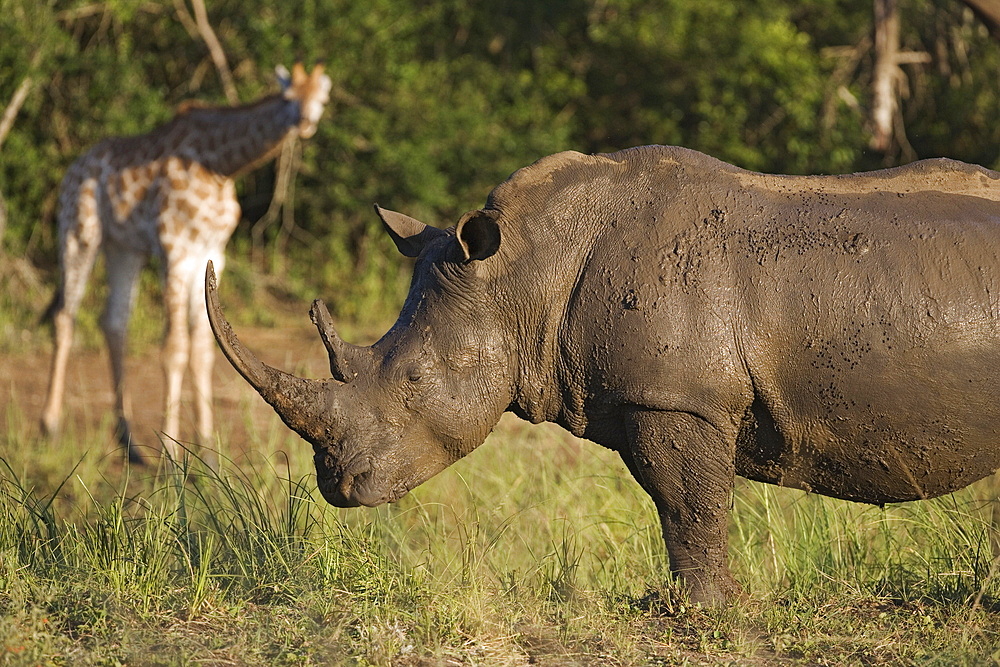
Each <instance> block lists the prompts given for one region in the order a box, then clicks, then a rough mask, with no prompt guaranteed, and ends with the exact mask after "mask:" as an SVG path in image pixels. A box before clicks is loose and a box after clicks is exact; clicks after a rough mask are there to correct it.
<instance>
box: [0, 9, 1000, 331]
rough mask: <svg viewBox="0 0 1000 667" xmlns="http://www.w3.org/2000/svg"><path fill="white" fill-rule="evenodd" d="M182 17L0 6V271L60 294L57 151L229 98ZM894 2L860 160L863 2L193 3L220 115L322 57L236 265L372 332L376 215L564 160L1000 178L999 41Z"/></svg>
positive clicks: (482, 192)
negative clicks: (315, 111)
mask: <svg viewBox="0 0 1000 667" xmlns="http://www.w3.org/2000/svg"><path fill="white" fill-rule="evenodd" d="M980 1H982V0H980ZM192 2H194V0H105V1H93V0H0V110H3V109H5V108H6V109H7V110H8V112H10V111H17V113H16V116H14V117H13V124H12V125H10V129H9V132H8V133H7V135H6V137H5V138H4V139H3V144H2V147H0V194H2V196H3V202H5V207H6V212H7V216H6V221H7V222H6V225H5V229H4V228H3V227H0V234H2V236H0V253H2V254H0V262H4V263H6V264H7V265H8V267H10V266H13V263H14V262H19V264H18V266H19V267H20V274H21V278H20V280H21V281H22V283H24V284H37V285H44V286H45V289H46V290H48V289H50V287H49V286H51V285H53V284H54V271H56V270H57V263H56V262H57V258H56V250H55V241H56V238H55V223H54V216H55V208H56V200H57V193H58V186H59V182H60V179H61V178H62V175H63V173H64V172H65V170H66V168H67V166H68V165H69V163H70V162H71V161H72V160H74V159H75V158H76V157H77V156H79V155H80V154H81V153H82V152H84V151H85V150H86V149H87V148H88V147H89V146H91V145H92V144H94V143H95V142H97V141H99V140H100V139H102V138H104V137H107V136H110V135H122V134H136V133H142V132H145V131H148V130H149V129H151V128H153V127H154V126H156V125H157V124H160V123H163V122H165V121H166V120H168V119H169V118H170V117H171V116H172V114H173V113H174V110H175V108H176V107H177V106H178V105H179V104H180V103H182V102H184V101H185V100H191V99H198V100H202V101H206V102H211V103H219V104H225V103H226V102H227V95H226V87H225V85H224V81H225V79H224V78H223V77H222V76H221V73H222V70H221V69H220V68H219V67H217V63H216V62H215V61H213V59H212V57H211V54H210V50H209V48H208V47H207V46H206V43H207V42H206V40H205V38H204V35H203V34H200V33H199V31H198V30H197V27H196V25H195V20H194V18H193V17H195V15H196V9H195V8H196V6H197V5H194V4H192ZM199 4H200V0H199ZM973 4H974V3H973ZM897 6H898V16H899V25H900V31H899V49H900V50H901V52H903V53H905V54H908V55H907V56H906V57H903V58H900V59H899V63H900V64H899V66H898V67H895V68H894V71H895V72H896V74H895V75H894V76H895V77H896V78H895V79H894V83H893V85H894V90H895V94H896V96H897V99H898V101H899V105H898V110H897V111H896V112H895V113H894V118H893V131H892V136H891V138H890V140H889V141H888V144H887V145H883V146H881V147H880V148H881V149H879V150H876V149H874V148H872V146H873V145H876V144H873V128H872V125H871V120H870V119H871V110H872V105H873V101H872V79H873V73H874V70H875V49H874V36H873V35H874V29H873V26H874V23H873V6H872V0H759V1H756V2H732V1H731V0H508V1H506V2H480V1H476V0H434V1H427V0H407V1H403V0H366V1H365V2H358V1H356V0H302V1H300V2H286V3H276V2H271V1H269V0H208V2H207V11H208V14H207V18H208V21H209V23H210V24H211V26H212V27H213V29H214V33H215V35H217V37H218V41H219V44H220V45H221V48H222V51H223V52H224V54H225V57H226V59H227V61H228V66H229V70H230V71H231V73H232V83H233V86H232V88H231V90H230V99H232V97H233V91H235V96H237V97H238V98H239V101H240V102H244V103H245V102H250V101H252V100H254V99H256V98H258V97H260V96H262V95H264V94H267V93H269V92H273V91H274V90H276V84H275V81H274V76H273V70H274V67H275V66H276V65H279V64H284V65H291V63H292V62H293V61H295V60H297V59H301V60H303V61H304V62H305V63H306V64H307V65H308V66H311V64H312V63H313V62H316V61H318V60H324V61H325V62H326V64H327V71H328V73H329V74H330V76H331V77H332V79H333V81H334V89H333V93H332V99H331V103H330V105H329V107H328V109H327V112H326V115H325V117H324V120H323V121H322V123H321V125H320V128H319V131H318V133H317V135H316V136H315V137H313V138H312V139H310V140H308V141H306V142H302V143H301V144H300V146H299V149H300V150H297V151H296V152H295V157H294V158H293V160H294V162H293V164H294V165H295V167H296V168H297V171H296V175H295V178H294V189H293V190H292V191H290V192H289V196H288V198H287V199H286V201H285V203H284V205H283V208H282V210H277V211H276V210H275V209H274V208H273V207H271V200H272V194H273V192H274V185H275V181H276V173H277V172H276V167H275V165H274V164H270V165H267V166H265V167H263V168H261V169H260V170H258V171H257V172H255V173H253V174H251V175H250V176H248V177H246V178H244V179H242V180H241V182H240V184H239V188H240V197H241V203H242V205H243V211H244V220H243V222H242V223H241V225H240V228H239V229H238V230H237V232H236V235H235V237H234V240H233V242H232V244H231V245H230V248H229V257H230V267H231V272H232V273H234V274H235V275H236V276H237V282H239V280H238V279H239V277H240V276H243V279H244V282H245V283H247V284H253V285H257V284H259V283H260V281H263V283H262V284H271V285H272V286H274V285H279V286H280V290H283V293H285V294H291V295H294V296H295V297H296V298H299V297H300V296H301V298H303V299H308V298H311V297H312V296H314V295H317V294H321V295H323V296H325V297H326V298H327V299H328V301H329V302H331V305H332V306H333V308H334V309H335V310H336V314H337V315H338V316H339V317H341V318H348V319H350V318H353V319H358V318H361V319H363V318H364V317H366V316H372V317H383V318H384V316H385V315H386V312H384V311H383V312H380V308H381V307H382V306H380V304H389V305H388V306H386V308H388V312H390V313H391V312H394V311H393V309H394V308H395V307H396V306H397V305H398V299H399V298H400V295H401V294H402V293H403V292H404V291H405V288H406V283H407V279H408V274H407V271H408V270H407V268H406V267H405V266H403V265H402V261H401V260H400V259H399V258H397V257H396V255H395V250H394V248H393V247H392V246H391V244H389V243H387V242H386V241H385V239H383V238H382V232H381V230H380V228H379V226H378V225H377V224H376V223H377V220H376V218H375V216H374V215H373V213H372V210H371V205H372V203H374V202H378V203H379V204H381V205H383V206H387V207H390V208H393V209H396V210H402V211H405V212H407V213H409V214H411V215H414V216H416V217H419V218H421V219H424V220H425V221H427V222H429V223H431V224H436V225H438V226H446V225H448V224H451V223H452V222H454V221H455V220H456V219H457V217H458V216H459V215H460V214H461V213H462V212H464V211H465V210H468V209H471V208H475V207H478V206H480V205H482V203H483V201H484V199H485V197H486V194H487V193H488V192H489V190H490V189H491V188H492V186H494V185H495V184H497V183H498V182H500V181H501V180H502V179H504V178H505V177H506V176H507V175H508V174H509V173H510V172H512V171H513V170H515V169H517V168H518V167H521V166H524V165H526V164H529V163H531V162H533V161H534V160H536V159H538V158H539V157H541V156H543V155H546V154H549V153H552V152H555V151H559V150H565V149H573V150H579V151H583V152H597V151H611V150H617V149H620V148H625V147H628V146H632V145H638V144H654V143H659V144H678V145H683V146H687V147H690V148H694V149H698V150H701V151H704V152H706V153H709V154H711V155H713V156H716V157H718V158H721V159H723V160H727V161H730V162H733V163H735V164H737V165H739V166H742V167H745V168H748V169H753V170H760V171H771V172H786V173H840V172H849V171H856V170H862V169H870V168H879V167H883V166H891V165H895V164H899V163H902V162H907V161H910V160H913V159H917V158H924V157H934V156H948V157H953V158H957V159H961V160H965V161H969V162H975V163H978V164H982V165H985V166H988V167H992V168H998V167H1000V123H998V122H997V119H998V118H1000V42H998V41H997V40H996V39H995V38H993V37H991V35H990V32H989V30H988V29H987V26H986V24H984V23H982V22H981V21H980V20H979V19H978V18H977V16H976V15H975V14H974V13H973V11H972V10H971V9H969V8H968V7H967V6H966V4H963V3H962V2H958V1H951V0H937V1H928V0H898V2H897ZM19 96H20V100H19V99H18V98H19ZM15 102H16V103H17V105H19V106H18V108H12V107H13V106H14V103H15ZM9 115H10V114H8V116H9ZM269 211H270V212H269ZM25 276H28V277H25ZM32 276H33V277H32ZM265 279H266V280H265ZM268 281H270V283H268ZM153 282H155V281H153ZM11 284H12V283H8V286H7V287H8V289H11V287H10V285H11ZM39 289H40V288H39ZM247 289H257V288H256V287H248V288H247ZM44 305H45V304H44V303H40V304H39V312H40V311H41V309H42V308H43V307H44Z"/></svg>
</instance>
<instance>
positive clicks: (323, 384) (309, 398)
mask: <svg viewBox="0 0 1000 667" xmlns="http://www.w3.org/2000/svg"><path fill="white" fill-rule="evenodd" d="M205 306H206V308H207V309H208V321H209V323H210V324H211V325H212V333H214V334H215V340H216V341H218V343H219V347H220V348H221V349H222V353H223V354H225V355H226V359H228V360H229V363H231V364H232V365H233V368H235V369H236V370H237V372H238V373H239V374H240V375H242V376H243V378H244V379H245V380H246V381H247V382H249V383H250V385H251V386H252V387H253V388H254V389H255V390H257V393H258V394H260V396H261V398H263V399H264V400H265V401H267V403H268V404H269V405H270V406H271V407H272V408H274V411H275V412H277V413H278V416H279V417H281V419H282V421H284V422H285V423H286V424H287V425H288V427H289V428H291V429H292V430H293V431H295V432H296V433H298V434H299V435H301V436H302V437H303V438H305V439H306V440H308V441H309V442H310V443H313V444H317V443H320V442H322V441H323V439H324V435H325V433H326V430H327V429H326V421H325V419H326V417H325V415H326V407H327V402H328V401H327V398H328V396H329V393H330V390H331V387H330V384H329V382H327V381H321V380H309V379H306V378H300V377H296V376H294V375H290V374H288V373H285V372H284V371H280V370H278V369H277V368H272V367H271V366H268V365H267V364H265V363H264V362H262V361H261V360H260V359H258V358H257V356H256V355H254V353H253V352H251V351H250V349H249V348H247V347H246V346H245V345H243V343H241V342H240V339H239V338H237V337H236V334H235V333H234V332H233V328H232V326H231V325H230V324H229V322H228V321H227V320H226V318H225V316H224V315H223V314H222V306H221V305H220V304H219V294H218V281H217V279H216V277H215V267H214V266H213V265H212V262H211V261H209V262H208V266H207V268H206V269H205Z"/></svg>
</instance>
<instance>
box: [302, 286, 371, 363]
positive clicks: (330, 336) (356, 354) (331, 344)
mask: <svg viewBox="0 0 1000 667" xmlns="http://www.w3.org/2000/svg"><path fill="white" fill-rule="evenodd" d="M309 318H310V319H311V320H312V323H313V324H315V325H316V329H317V330H318V331H319V337H320V339H321V340H322V341H323V346H324V347H326V352H327V354H328V355H329V356H330V373H331V374H332V375H333V379H334V380H337V381H338V382H350V381H351V380H353V379H354V378H356V377H357V376H358V371H357V365H358V362H359V361H360V359H361V356H362V354H363V350H364V348H361V347H358V346H357V345H351V344H350V343H345V342H344V340H343V339H342V338H341V337H340V336H338V335H337V330H336V329H334V328H333V318H332V317H330V311H329V310H327V307H326V304H325V303H323V301H322V299H316V300H315V301H313V304H312V308H310V309H309Z"/></svg>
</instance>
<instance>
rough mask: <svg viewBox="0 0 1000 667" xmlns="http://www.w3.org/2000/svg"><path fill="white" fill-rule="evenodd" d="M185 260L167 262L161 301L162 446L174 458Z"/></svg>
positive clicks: (184, 340) (185, 341) (184, 338)
mask: <svg viewBox="0 0 1000 667" xmlns="http://www.w3.org/2000/svg"><path fill="white" fill-rule="evenodd" d="M187 265H188V262H171V261H170V260H169V259H168V261H167V276H166V287H165V290H164V301H165V306H166V310H167V339H166V343H165V345H164V349H163V373H164V376H165V379H166V385H167V387H166V393H165V396H164V407H163V434H164V435H165V436H166V439H165V440H164V446H165V447H166V449H167V453H168V454H169V455H170V457H171V458H172V459H174V460H175V461H176V460H178V457H179V455H180V448H179V446H178V442H177V441H178V440H179V439H180V405H181V389H182V387H183V383H184V370H185V368H186V367H187V364H188V358H189V357H190V352H191V337H190V331H189V329H188V311H189V306H190V294H191V289H190V281H189V279H188V276H189V274H190V271H189V270H188V268H189V267H188V266H187Z"/></svg>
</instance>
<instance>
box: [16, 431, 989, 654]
mask: <svg viewBox="0 0 1000 667" xmlns="http://www.w3.org/2000/svg"><path fill="white" fill-rule="evenodd" d="M12 417H13V418H12V419H8V424H9V427H10V429H9V430H10V432H9V433H8V434H7V437H6V444H5V445H4V446H3V447H2V448H0V452H2V454H0V458H2V469H0V645H2V646H3V647H5V648H3V651H5V653H3V657H2V659H3V660H5V661H6V662H7V663H10V664H28V663H34V662H46V661H56V662H66V661H71V662H74V663H75V664H86V663H88V662H90V663H99V662H100V663H101V664H105V663H104V662H103V661H105V660H106V659H107V657H108V656H111V657H112V658H113V659H115V660H119V661H120V662H123V663H133V662H138V663H148V662H154V663H159V664H173V663H180V662H184V661H186V660H188V659H189V658H191V657H198V659H200V660H208V661H213V660H216V661H227V660H228V661H235V662H239V663H244V664H276V663H283V664H301V663H302V662H305V663H307V664H309V663H312V662H314V663H327V662H333V663H335V664H339V663H343V662H352V663H355V664H356V663H362V664H364V663H370V664H389V663H390V662H395V663H400V662H401V661H403V662H405V661H414V660H417V659H418V658H421V657H423V658H434V659H435V660H437V659H441V660H443V659H449V660H455V661H457V662H459V663H469V664H523V663H526V662H528V661H529V660H533V659H534V660H539V659H541V660H542V661H543V662H544V661H546V660H552V661H555V662H565V661H570V662H572V661H577V660H579V661H584V662H610V663H612V664H649V663H650V662H657V661H659V662H660V663H662V664H675V663H678V664H679V663H682V662H684V661H685V660H688V661H692V662H697V661H698V660H703V659H711V660H723V661H725V660H733V659H741V658H740V656H742V659H758V658H759V656H775V657H778V656H780V657H782V658H783V659H788V660H802V661H804V662H810V661H815V660H818V659H821V661H822V660H825V661H827V662H831V663H842V662H847V663H851V662H866V661H868V662H878V661H887V660H888V661H890V662H900V661H901V662H907V661H917V660H919V661H930V662H934V661H935V660H939V661H940V662H942V664H953V663H954V662H956V661H957V662H967V663H970V664H977V663H979V662H981V661H983V660H986V661H988V660H992V659H994V658H995V657H997V654H996V653H995V652H996V651H997V650H998V649H1000V640H998V639H997V633H998V632H1000V622H998V620H997V618H996V617H997V608H996V601H997V599H998V593H1000V591H998V581H997V573H996V572H995V569H994V566H993V564H994V559H993V552H992V547H991V539H994V535H995V533H994V528H993V524H992V515H991V512H992V509H991V506H990V504H989V503H987V502H984V499H989V498H991V497H992V495H991V494H992V493H993V487H991V486H989V485H988V484H986V485H980V486H978V487H976V488H973V489H971V490H968V491H964V492H962V493H960V494H956V495H955V496H951V497H948V498H945V499H940V500H936V501H929V502H924V503H911V504H907V505H902V506H894V507H889V508H886V509H880V508H876V507H865V506H861V505H856V504H852V503H845V502H840V501H835V500H831V499H826V498H820V497H816V496H810V495H806V494H803V493H800V492H793V491H788V490H783V489H776V488H773V487H766V486H762V485H756V484H750V483H741V484H740V485H739V487H738V490H737V494H736V497H735V499H734V507H733V512H732V515H733V519H732V522H731V554H732V563H733V569H734V571H735V573H736V576H737V578H738V579H739V580H740V582H741V583H742V584H743V586H744V587H745V589H746V597H745V598H744V599H742V600H739V601H737V602H736V603H735V604H734V605H732V606H731V607H729V608H726V609H721V610H712V611H709V610H698V609H692V608H689V607H688V606H686V605H685V604H684V601H683V598H682V597H680V596H679V595H678V592H677V590H676V589H675V588H673V587H672V585H671V584H670V582H669V581H668V578H667V577H666V575H665V572H666V559H665V555H664V548H663V545H662V542H661V540H660V537H659V527H658V525H657V523H656V520H655V516H654V513H653V509H652V504H651V503H650V501H649V499H648V498H647V497H646V496H645V494H644V493H643V492H642V491H641V490H640V489H639V487H638V485H637V484H635V483H634V482H633V481H632V480H631V479H629V477H628V475H627V473H626V471H625V469H624V466H623V465H622V464H621V462H620V461H619V460H618V459H617V457H616V455H614V454H613V453H611V452H608V451H605V450H603V449H601V448H599V447H596V446H594V445H591V444H589V443H586V442H582V441H578V440H576V439H574V438H572V437H571V436H569V435H568V434H565V433H564V432H562V431H560V430H559V429H556V428H555V427H533V426H530V425H527V424H524V423H522V422H519V421H517V420H516V419H514V418H505V419H504V420H503V422H502V423H501V425H500V427H499V428H498V429H497V431H496V432H495V433H494V434H493V435H492V436H491V437H490V439H489V440H488V441H487V443H486V444H485V445H483V447H481V448H480V449H479V450H477V451H476V452H474V453H473V454H472V455H470V456H469V457H467V459H465V460H463V461H462V462H460V463H459V464H457V465H456V466H454V467H453V468H452V469H450V470H448V471H446V472H444V473H442V474H441V475H439V476H437V477H436V478H434V479H432V480H431V481H430V482H428V483H426V484H425V485H423V486H421V487H419V488H418V489H416V490H415V491H413V492H412V493H411V494H409V495H408V496H406V497H405V498H404V499H403V500H401V501H400V502H399V503H397V504H394V505H390V506H384V507H380V508H377V509H374V510H361V509H357V510H338V509H335V508H332V507H330V506H328V505H326V504H325V503H324V502H322V500H321V499H319V496H318V493H317V492H316V490H315V479H314V477H313V474H312V470H311V450H310V448H309V447H308V446H306V445H305V444H304V443H302V442H301V441H299V440H298V439H297V438H295V437H293V436H292V435H291V434H289V433H288V431H287V430H286V429H284V428H283V427H281V426H280V424H275V425H271V424H270V423H269V424H267V425H266V426H265V427H263V428H259V427H255V428H254V430H253V431H252V437H253V438H254V441H255V442H256V443H257V447H256V448H255V449H254V450H252V451H244V450H238V451H230V449H229V446H228V443H227V442H225V439H224V438H222V439H221V440H220V450H221V453H222V455H221V464H220V465H219V467H218V469H213V468H212V467H210V466H208V465H205V464H204V463H203V462H202V461H201V459H200V458H199V456H198V451H197V450H192V451H189V452H186V453H185V456H184V458H183V459H182V460H181V461H180V462H179V464H180V465H178V466H173V465H172V464H168V463H166V462H161V463H160V464H159V466H158V467H154V468H149V467H147V468H127V467H123V464H122V461H121V456H120V453H118V452H115V451H114V450H108V449H107V445H106V444H102V443H106V440H107V438H106V436H105V435H103V434H98V433H76V434H73V436H74V438H75V439H76V440H77V442H78V443H80V444H81V445H82V446H80V447H78V448H76V449H74V450H72V451H70V450H68V449H67V448H65V447H62V448H59V447H56V446H53V445H49V444H47V443H43V442H35V441H34V440H33V439H32V437H31V436H30V435H26V434H25V433H23V432H21V430H20V425H21V424H23V422H24V421H25V420H24V419H23V418H22V417H21V416H18V415H12ZM247 426H248V428H249V427H251V426H252V424H251V422H250V420H249V418H248V423H247ZM88 442H89V443H92V444H90V446H86V443H88ZM651 592H652V593H654V595H652V596H651V595H650V593H651ZM887 637H888V638H889V639H888V640H887V639H886V638H887ZM71 656H72V657H73V659H71ZM151 656H156V658H155V659H153V658H151ZM755 656H757V657H756V658H755ZM830 656H840V657H839V658H838V659H830ZM764 661H765V662H766V660H764Z"/></svg>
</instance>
